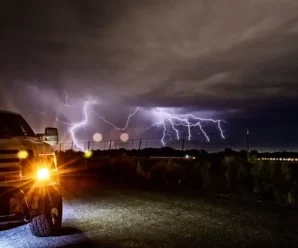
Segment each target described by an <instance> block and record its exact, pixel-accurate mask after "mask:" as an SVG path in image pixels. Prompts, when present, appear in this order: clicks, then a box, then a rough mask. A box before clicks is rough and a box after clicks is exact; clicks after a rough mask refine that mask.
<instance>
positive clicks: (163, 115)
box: [56, 92, 225, 151]
mask: <svg viewBox="0 0 298 248" xmlns="http://www.w3.org/2000/svg"><path fill="white" fill-rule="evenodd" d="M67 99H68V95H67V94H66V92H65V107H72V106H71V105H68V101H67ZM89 106H90V103H89V102H88V101H86V102H84V106H83V114H84V119H83V120H82V121H80V122H76V123H68V122H64V121H61V120H59V119H58V118H57V117H56V120H57V121H58V122H60V123H62V124H64V125H68V126H70V129H69V131H70V133H71V137H72V139H73V142H74V145H75V146H76V147H77V148H78V149H80V150H82V151H84V147H82V146H80V145H79V143H78V139H77V137H76V132H77V131H78V129H81V128H82V127H85V126H86V125H87V123H88V120H89V118H88V112H89ZM140 109H141V108H140V107H137V108H136V109H135V110H134V112H133V113H131V114H129V116H128V118H127V119H126V123H125V126H124V127H118V126H116V125H115V124H114V123H112V122H110V121H108V120H107V119H106V118H105V117H104V116H102V115H99V114H98V113H96V112H95V111H92V112H93V114H94V115H95V116H96V117H98V118H99V119H101V120H103V121H104V122H105V123H106V124H108V125H110V126H112V127H113V128H115V129H117V130H119V131H124V130H126V129H127V128H128V126H129V123H130V120H131V118H132V117H133V116H135V115H136V114H137V113H138V112H139V111H140ZM151 113H152V115H155V116H156V115H157V116H158V121H156V122H154V123H152V124H151V125H150V126H149V127H148V128H146V129H145V131H148V130H150V129H151V128H153V127H159V126H161V127H162V128H163V132H162V137H161V140H160V141H161V143H162V145H163V146H165V145H166V141H165V139H166V136H169V137H172V131H174V133H175V136H176V139H177V140H180V135H181V132H182V131H181V127H182V129H184V128H187V134H188V140H191V138H192V130H194V131H195V132H196V133H197V134H199V132H198V130H197V129H196V128H198V129H199V130H200V132H201V133H202V134H203V135H204V137H205V139H206V141H207V142H210V137H209V136H208V134H207V132H206V131H205V130H204V128H203V125H202V123H213V124H215V125H216V126H217V128H218V130H219V133H220V136H221V138H222V139H225V136H224V131H223V129H222V123H223V122H225V121H224V120H216V119H211V118H208V119H206V118H201V117H198V116H195V115H193V114H191V113H190V114H175V113H171V112H169V111H167V110H166V109H164V108H156V109H153V110H151Z"/></svg>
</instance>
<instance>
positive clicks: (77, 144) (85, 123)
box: [56, 101, 89, 152]
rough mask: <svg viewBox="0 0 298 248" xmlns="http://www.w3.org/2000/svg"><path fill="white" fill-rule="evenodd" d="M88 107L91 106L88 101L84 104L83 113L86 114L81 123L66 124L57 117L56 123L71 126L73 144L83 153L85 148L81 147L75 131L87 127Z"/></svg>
mask: <svg viewBox="0 0 298 248" xmlns="http://www.w3.org/2000/svg"><path fill="white" fill-rule="evenodd" d="M88 106H89V103H88V102H87V101H85V102H84V107H83V113H84V117H85V118H84V119H83V120H82V121H80V122H77V123H68V122H64V121H60V120H59V119H58V118H57V117H56V121H58V122H60V123H62V124H64V125H69V126H71V127H70V129H69V132H70V134H71V137H72V140H73V143H74V145H75V146H76V147H77V148H79V149H80V150H81V151H83V152H85V150H84V147H83V146H81V145H79V142H78V139H77V137H76V135H75V131H76V130H77V129H79V128H82V127H84V126H85V125H87V123H88V119H89V118H88Z"/></svg>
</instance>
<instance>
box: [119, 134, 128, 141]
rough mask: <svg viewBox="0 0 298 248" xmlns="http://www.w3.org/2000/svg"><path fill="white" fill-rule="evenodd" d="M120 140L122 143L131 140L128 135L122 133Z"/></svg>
mask: <svg viewBox="0 0 298 248" xmlns="http://www.w3.org/2000/svg"><path fill="white" fill-rule="evenodd" d="M120 140H121V141H122V142H127V141H128V140H129V135H128V134H127V133H122V134H121V135H120Z"/></svg>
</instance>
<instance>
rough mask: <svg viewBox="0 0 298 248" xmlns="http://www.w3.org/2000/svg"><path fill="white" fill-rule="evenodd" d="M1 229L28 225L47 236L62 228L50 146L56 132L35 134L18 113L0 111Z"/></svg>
mask: <svg viewBox="0 0 298 248" xmlns="http://www.w3.org/2000/svg"><path fill="white" fill-rule="evenodd" d="M0 120H1V121H0V201H1V204H0V225H2V224H9V223H15V222H20V221H21V222H26V223H29V224H28V225H29V228H30V230H31V232H32V234H33V235H35V236H38V237H44V236H50V235H53V234H55V233H56V232H58V231H59V229H60V228H61V224H62V205H63V204H62V193H61V186H60V177H59V171H58V165H57V159H56V155H55V151H54V148H53V145H55V144H57V143H58V130H57V129H56V128H45V133H44V134H36V133H34V131H33V130H32V128H31V127H30V126H29V124H28V123H27V122H26V120H25V119H24V118H23V117H22V116H21V115H20V114H18V113H14V112H10V111H4V110H0Z"/></svg>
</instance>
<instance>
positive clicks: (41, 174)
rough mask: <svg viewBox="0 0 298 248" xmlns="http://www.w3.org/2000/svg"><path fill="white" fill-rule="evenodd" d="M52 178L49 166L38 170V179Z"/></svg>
mask: <svg viewBox="0 0 298 248" xmlns="http://www.w3.org/2000/svg"><path fill="white" fill-rule="evenodd" d="M48 178H50V171H49V169H47V168H42V169H39V170H38V171H37V179H38V180H45V179H48Z"/></svg>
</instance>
